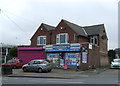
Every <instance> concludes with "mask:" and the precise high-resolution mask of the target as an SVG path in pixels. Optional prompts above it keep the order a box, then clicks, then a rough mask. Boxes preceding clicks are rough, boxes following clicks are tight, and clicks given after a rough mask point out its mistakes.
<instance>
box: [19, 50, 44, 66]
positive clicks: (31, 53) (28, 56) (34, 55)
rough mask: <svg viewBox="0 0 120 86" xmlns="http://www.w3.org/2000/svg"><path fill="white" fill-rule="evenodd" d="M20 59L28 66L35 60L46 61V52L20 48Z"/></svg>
mask: <svg viewBox="0 0 120 86" xmlns="http://www.w3.org/2000/svg"><path fill="white" fill-rule="evenodd" d="M18 58H19V59H21V60H22V61H23V62H24V63H25V64H26V63H28V62H30V61H31V60H34V59H44V58H45V52H44V50H43V48H18Z"/></svg>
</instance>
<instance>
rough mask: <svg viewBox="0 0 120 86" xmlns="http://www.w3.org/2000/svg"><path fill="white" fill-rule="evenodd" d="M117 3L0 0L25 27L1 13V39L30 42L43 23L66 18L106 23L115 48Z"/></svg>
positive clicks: (108, 0) (104, 0)
mask: <svg viewBox="0 0 120 86" xmlns="http://www.w3.org/2000/svg"><path fill="white" fill-rule="evenodd" d="M117 5H118V0H0V6H1V7H0V8H1V9H2V10H3V11H4V12H5V13H6V14H7V16H8V17H10V18H11V19H12V20H13V21H14V22H15V23H16V24H18V25H19V26H20V27H21V29H22V30H21V29H20V28H18V27H17V26H16V25H15V24H14V23H12V22H11V21H10V20H9V19H8V18H7V17H6V16H5V15H4V14H0V22H1V24H2V25H0V30H1V28H2V31H3V34H4V35H2V38H3V41H2V42H5V43H9V44H12V43H14V44H29V43H30V42H29V39H30V37H31V36H32V35H33V34H34V32H35V31H36V29H37V27H38V26H39V25H40V23H42V22H43V23H47V24H50V25H54V26H56V25H57V24H58V23H59V21H60V20H61V19H66V20H68V21H71V22H73V23H75V24H78V25H81V26H86V25H93V24H101V23H104V24H105V27H106V30H107V33H108V36H109V48H115V47H116V46H117V43H118V39H117V35H118V34H117V29H118V27H117V26H118V24H117V19H118V17H117V16H118V12H117V11H118V8H117ZM24 32H25V33H24ZM7 34H11V35H9V37H8V35H7ZM25 34H28V36H27V37H26V36H25ZM114 36H115V37H114ZM16 37H17V41H15V40H16ZM8 39H11V40H8ZM113 40H114V41H115V42H113ZM0 42H1V40H0Z"/></svg>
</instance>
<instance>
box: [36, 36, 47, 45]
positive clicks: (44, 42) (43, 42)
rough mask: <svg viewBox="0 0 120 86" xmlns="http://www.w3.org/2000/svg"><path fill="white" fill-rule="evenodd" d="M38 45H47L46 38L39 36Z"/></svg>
mask: <svg viewBox="0 0 120 86" xmlns="http://www.w3.org/2000/svg"><path fill="white" fill-rule="evenodd" d="M37 45H46V36H38V37H37Z"/></svg>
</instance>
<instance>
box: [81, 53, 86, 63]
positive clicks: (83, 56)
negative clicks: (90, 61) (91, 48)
mask: <svg viewBox="0 0 120 86" xmlns="http://www.w3.org/2000/svg"><path fill="white" fill-rule="evenodd" d="M82 63H87V53H86V52H82Z"/></svg>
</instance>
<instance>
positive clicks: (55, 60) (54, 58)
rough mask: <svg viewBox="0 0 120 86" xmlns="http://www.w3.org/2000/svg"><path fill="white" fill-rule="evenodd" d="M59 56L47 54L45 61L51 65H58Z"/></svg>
mask: <svg viewBox="0 0 120 86" xmlns="http://www.w3.org/2000/svg"><path fill="white" fill-rule="evenodd" d="M58 57H59V54H47V60H49V61H50V62H51V63H52V64H58Z"/></svg>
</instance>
